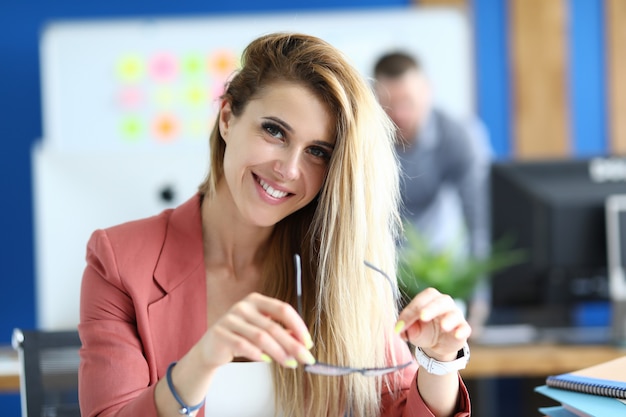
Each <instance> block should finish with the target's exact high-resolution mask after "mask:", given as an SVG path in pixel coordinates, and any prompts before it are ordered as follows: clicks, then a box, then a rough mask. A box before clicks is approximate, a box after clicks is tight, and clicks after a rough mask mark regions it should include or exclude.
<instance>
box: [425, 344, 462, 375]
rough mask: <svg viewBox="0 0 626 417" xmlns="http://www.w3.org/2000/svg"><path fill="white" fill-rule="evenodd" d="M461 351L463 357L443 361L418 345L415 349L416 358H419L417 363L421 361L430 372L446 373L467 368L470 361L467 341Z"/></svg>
mask: <svg viewBox="0 0 626 417" xmlns="http://www.w3.org/2000/svg"><path fill="white" fill-rule="evenodd" d="M461 351H462V356H461V357H459V358H457V359H455V360H453V361H448V362H442V361H438V360H437V359H434V358H431V357H430V356H428V355H427V354H426V353H425V352H424V351H423V350H422V349H421V348H420V347H417V348H416V349H415V358H416V359H417V363H419V365H420V366H421V367H422V368H424V370H425V371H426V372H428V373H429V374H434V375H446V374H449V373H452V372H457V371H459V370H461V369H465V366H466V365H467V362H468V361H469V346H468V345H467V343H466V344H465V345H464V346H463V348H462V349H461Z"/></svg>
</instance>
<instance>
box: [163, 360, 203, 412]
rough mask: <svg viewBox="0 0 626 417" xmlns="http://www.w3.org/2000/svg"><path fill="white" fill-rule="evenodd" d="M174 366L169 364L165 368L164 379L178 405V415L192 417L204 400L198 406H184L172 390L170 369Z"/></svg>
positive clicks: (173, 389)
mask: <svg viewBox="0 0 626 417" xmlns="http://www.w3.org/2000/svg"><path fill="white" fill-rule="evenodd" d="M174 365H176V362H172V363H170V366H168V367H167V373H166V374H165V379H167V386H168V387H170V392H171V393H172V395H173V396H174V398H175V399H176V401H177V402H178V404H179V405H180V409H179V410H178V413H179V414H181V415H186V416H188V417H192V416H193V413H194V412H196V411H198V410H199V409H200V407H202V406H203V405H204V400H202V402H201V403H200V404H198V405H193V406H192V405H187V404H185V402H184V401H183V400H182V398H180V395H178V393H177V392H176V389H175V388H174V383H173V382H172V368H173V367H174Z"/></svg>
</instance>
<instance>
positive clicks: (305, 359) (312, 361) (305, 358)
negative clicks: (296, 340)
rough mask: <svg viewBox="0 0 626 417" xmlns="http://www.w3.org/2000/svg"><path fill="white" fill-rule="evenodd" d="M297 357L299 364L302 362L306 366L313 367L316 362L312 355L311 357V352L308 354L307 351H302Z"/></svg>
mask: <svg viewBox="0 0 626 417" xmlns="http://www.w3.org/2000/svg"><path fill="white" fill-rule="evenodd" d="M298 357H299V358H300V361H301V362H304V363H306V364H307V365H313V364H315V362H316V361H315V358H314V357H313V355H311V352H309V351H308V350H303V351H302V352H300V354H299V355H298Z"/></svg>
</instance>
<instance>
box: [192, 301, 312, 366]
mask: <svg viewBox="0 0 626 417" xmlns="http://www.w3.org/2000/svg"><path fill="white" fill-rule="evenodd" d="M200 344H201V349H202V352H203V356H204V359H205V361H206V362H205V364H206V365H207V366H209V367H218V366H221V365H224V364H226V363H229V362H231V361H232V360H233V359H234V358H235V357H244V358H247V359H249V360H251V361H264V362H271V361H275V362H278V363H280V364H282V365H283V366H285V367H288V368H296V367H297V366H298V364H299V363H302V364H313V363H315V358H314V357H313V355H311V353H310V352H309V349H311V347H313V342H312V339H311V335H310V334H309V331H308V329H307V327H306V325H305V324H304V322H303V321H302V318H301V317H300V315H299V314H298V313H297V312H296V310H295V309H294V308H293V307H292V306H291V305H289V304H288V303H285V302H283V301H280V300H277V299H275V298H271V297H267V296H264V295H261V294H258V293H252V294H249V295H248V296H247V297H245V298H244V299H243V300H241V301H239V302H237V303H235V304H234V305H233V306H232V307H231V308H230V309H229V310H228V312H227V313H226V314H225V315H223V316H222V317H221V318H220V319H219V320H217V321H216V322H215V324H213V325H212V326H211V327H210V328H209V329H208V330H207V331H206V333H205V334H204V336H203V337H202V339H201V340H200Z"/></svg>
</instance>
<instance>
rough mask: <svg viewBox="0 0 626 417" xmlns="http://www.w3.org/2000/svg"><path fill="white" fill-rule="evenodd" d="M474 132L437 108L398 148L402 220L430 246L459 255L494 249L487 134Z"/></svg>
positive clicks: (480, 252) (484, 253) (478, 254)
mask: <svg viewBox="0 0 626 417" xmlns="http://www.w3.org/2000/svg"><path fill="white" fill-rule="evenodd" d="M473 133H476V131H472V129H471V128H469V127H468V126H466V125H463V124H461V123H459V122H456V121H454V120H452V119H451V118H450V117H448V116H447V115H445V114H444V113H443V112H441V111H439V110H433V111H431V113H430V115H429V117H428V119H427V122H426V123H425V125H424V127H423V128H422V130H421V131H420V133H419V137H418V138H416V142H415V143H414V144H413V145H412V146H409V147H405V146H403V145H398V147H397V152H398V157H399V160H400V164H401V167H402V170H403V172H402V179H401V193H402V200H403V213H402V214H403V216H404V218H405V219H408V220H410V221H411V223H413V224H414V225H415V226H416V227H417V229H418V231H419V233H420V234H421V235H422V236H423V237H424V238H425V239H426V240H427V241H428V242H429V245H430V247H431V248H433V249H437V250H447V249H450V250H454V251H455V252H456V254H457V255H459V256H461V257H465V256H467V255H468V252H469V254H471V255H473V256H478V257H481V256H484V255H486V254H487V252H488V250H489V247H490V233H489V210H488V207H489V203H488V198H489V170H490V163H491V150H490V147H489V144H488V140H487V138H486V135H477V134H473Z"/></svg>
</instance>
